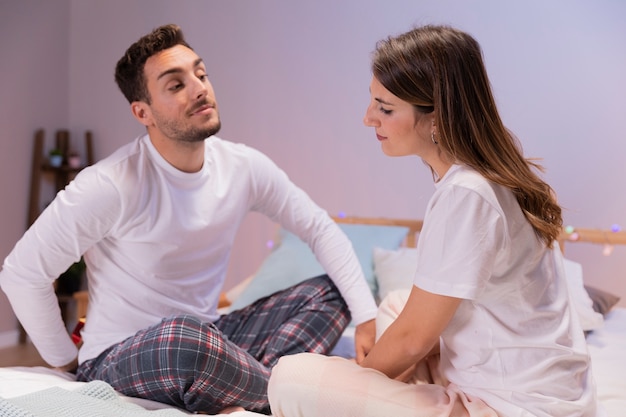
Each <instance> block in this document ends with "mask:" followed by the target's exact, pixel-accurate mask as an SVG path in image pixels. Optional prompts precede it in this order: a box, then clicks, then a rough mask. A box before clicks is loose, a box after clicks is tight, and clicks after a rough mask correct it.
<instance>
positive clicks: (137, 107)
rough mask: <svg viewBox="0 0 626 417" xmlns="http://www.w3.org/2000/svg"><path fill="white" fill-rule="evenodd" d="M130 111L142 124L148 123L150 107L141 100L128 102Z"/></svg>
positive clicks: (146, 124)
mask: <svg viewBox="0 0 626 417" xmlns="http://www.w3.org/2000/svg"><path fill="white" fill-rule="evenodd" d="M130 111H131V112H132V113H133V116H135V119H137V121H138V122H139V123H141V124H142V125H144V126H148V125H149V124H150V108H149V107H148V105H147V104H146V103H144V102H143V101H133V102H132V103H131V104H130Z"/></svg>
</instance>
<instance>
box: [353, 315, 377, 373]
mask: <svg viewBox="0 0 626 417" xmlns="http://www.w3.org/2000/svg"><path fill="white" fill-rule="evenodd" d="M375 342H376V320H374V319H372V320H369V321H366V322H364V323H361V324H359V325H358V326H356V329H355V332H354V348H355V350H356V362H357V363H361V361H363V359H365V356H367V354H368V353H369V351H370V350H371V349H372V346H374V343H375Z"/></svg>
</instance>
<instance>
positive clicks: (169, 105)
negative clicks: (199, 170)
mask: <svg viewBox="0 0 626 417" xmlns="http://www.w3.org/2000/svg"><path fill="white" fill-rule="evenodd" d="M144 75H145V77H146V81H147V88H148V93H149V95H150V101H151V102H150V104H149V105H147V109H146V115H147V118H146V120H145V124H146V126H147V127H148V131H149V133H150V135H162V136H165V137H167V138H169V139H171V140H174V141H178V142H199V141H203V140H204V139H206V138H207V137H209V136H212V135H214V134H216V133H217V132H218V131H219V129H220V127H221V124H220V119H219V114H218V109H217V102H216V101H215V93H214V91H213V86H212V85H211V83H210V82H209V79H208V76H207V74H206V68H205V66H204V63H203V62H202V59H200V58H199V57H198V55H196V53H195V52H194V51H192V50H191V49H189V48H187V47H185V46H183V45H176V46H174V47H172V48H169V49H166V50H164V51H161V52H159V53H157V54H156V55H153V56H151V57H150V58H148V60H147V61H146V64H145V66H144ZM144 104H145V103H144Z"/></svg>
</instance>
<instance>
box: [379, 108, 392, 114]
mask: <svg viewBox="0 0 626 417" xmlns="http://www.w3.org/2000/svg"><path fill="white" fill-rule="evenodd" d="M379 110H380V112H381V113H382V114H391V112H392V111H391V110H387V109H384V108H382V107H380V108H379Z"/></svg>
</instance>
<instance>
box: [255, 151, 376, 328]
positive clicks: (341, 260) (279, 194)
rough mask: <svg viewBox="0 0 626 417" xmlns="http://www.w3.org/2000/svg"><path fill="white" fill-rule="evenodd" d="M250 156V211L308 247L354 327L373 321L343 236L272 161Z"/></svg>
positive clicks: (367, 292) (370, 305) (371, 305)
mask: <svg viewBox="0 0 626 417" xmlns="http://www.w3.org/2000/svg"><path fill="white" fill-rule="evenodd" d="M251 152H252V153H253V158H252V160H253V161H254V162H253V167H252V172H253V179H254V186H253V189H254V198H253V201H254V203H253V210H255V211H259V212H261V213H263V214H265V215H267V216H268V217H269V218H270V219H272V220H273V221H275V222H277V223H279V224H280V225H281V226H282V227H284V228H285V229H287V230H289V231H290V232H292V233H294V234H295V235H297V236H298V237H299V238H300V239H302V240H303V241H304V242H306V243H307V244H308V245H309V247H310V248H311V250H312V251H313V253H314V254H315V257H316V258H317V260H318V261H319V262H320V264H321V265H322V266H323V267H324V270H325V271H326V273H327V274H328V275H329V276H330V277H331V279H332V280H333V282H334V283H335V285H337V288H338V289H339V291H340V292H341V295H342V296H343V297H344V299H345V301H346V303H347V304H348V308H349V309H350V312H351V315H352V320H353V322H354V323H355V324H357V325H358V324H361V323H363V322H365V321H368V320H371V319H373V318H375V317H376V311H377V307H376V302H375V301H374V297H373V295H372V293H371V291H370V289H369V286H368V285H367V281H366V280H365V277H364V275H363V269H362V268H361V265H360V263H359V260H358V258H357V256H356V254H355V253H354V250H353V247H352V243H351V242H350V240H349V239H348V238H347V236H346V235H345V233H344V232H343V231H342V230H341V229H340V228H339V226H338V225H337V224H336V223H335V222H334V221H333V220H332V219H331V218H330V216H329V215H328V213H327V212H326V211H325V210H323V209H322V208H321V207H319V206H318V205H317V204H316V203H315V202H314V201H313V200H312V199H311V198H310V197H309V196H308V195H307V194H306V193H305V192H304V191H303V190H302V189H300V188H299V187H297V186H296V185H295V184H294V183H293V182H292V181H291V180H290V179H289V178H288V176H287V174H286V173H285V172H284V171H282V170H281V169H280V168H279V167H278V166H277V165H276V164H275V163H274V162H273V161H271V160H270V159H269V158H268V157H267V156H265V155H263V154H262V153H260V152H258V151H255V150H251Z"/></svg>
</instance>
